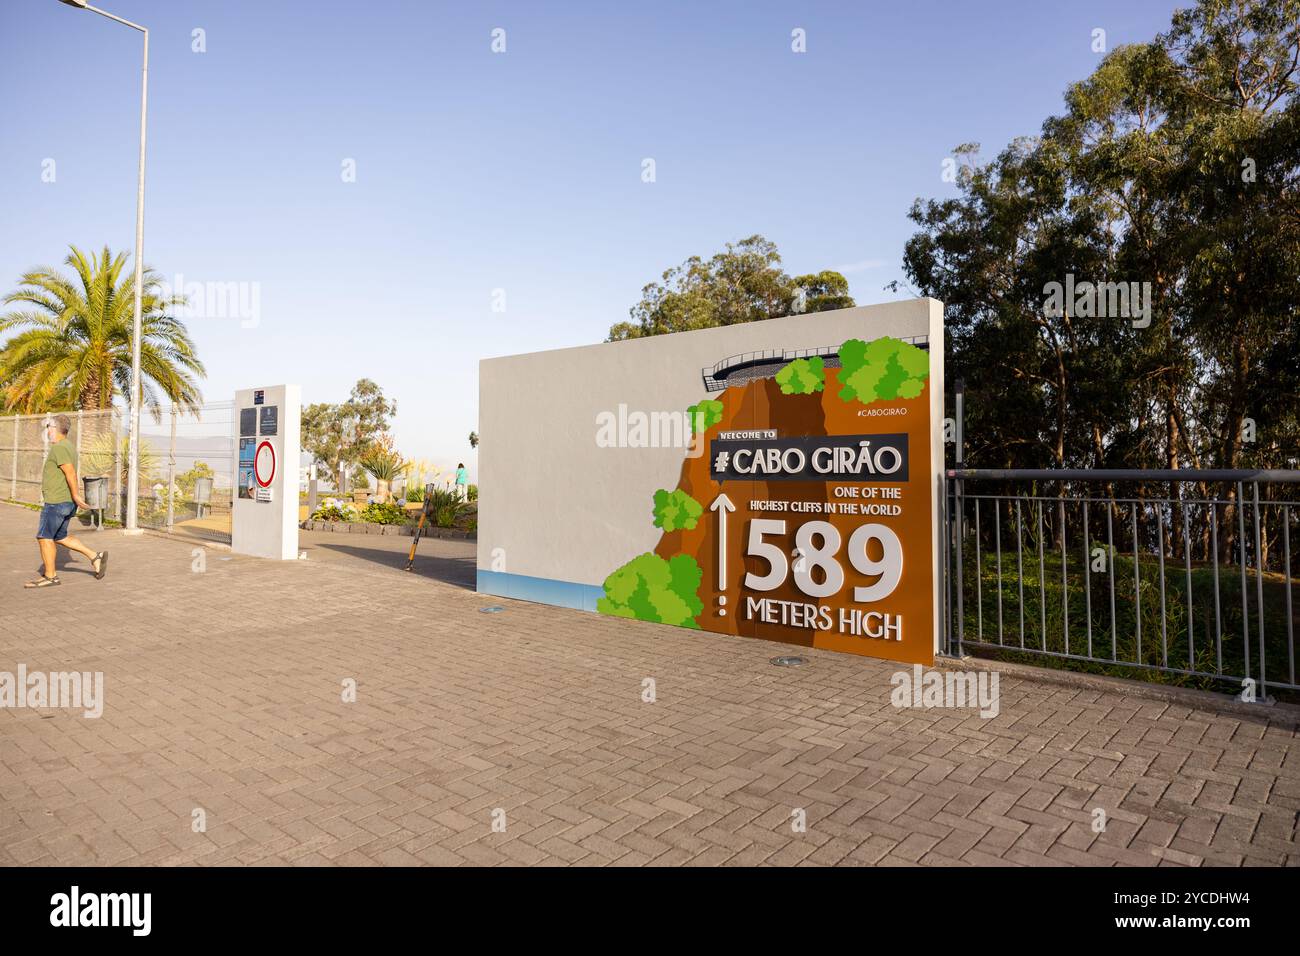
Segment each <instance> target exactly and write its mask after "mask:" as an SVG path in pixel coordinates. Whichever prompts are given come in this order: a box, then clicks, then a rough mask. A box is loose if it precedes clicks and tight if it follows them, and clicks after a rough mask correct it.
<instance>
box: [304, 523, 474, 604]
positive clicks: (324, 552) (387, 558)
mask: <svg viewBox="0 0 1300 956" xmlns="http://www.w3.org/2000/svg"><path fill="white" fill-rule="evenodd" d="M357 538H358V539H359V540H353V536H352V535H346V536H345V535H337V534H333V533H328V532H326V533H320V532H306V531H304V532H302V533H301V534H300V535H299V538H298V541H299V547H300V548H302V549H303V550H304V551H306V552H307V559H308V560H309V561H311V560H316V561H322V562H324V561H328V562H332V563H335V564H340V563H348V562H352V561H365V562H367V563H370V564H378V565H381V566H383V567H387V568H391V569H393V571H395V572H397V573H399V574H404V573H407V572H404V571H403V570H402V569H403V568H405V567H406V560H407V556H408V554H409V553H410V547H411V539H410V538H408V537H404V536H402V537H398V536H393V537H389V536H387V535H385V536H382V537H380V536H376V535H366V536H365V537H361V536H357ZM475 553H476V545H475V544H474V542H473V541H452V540H448V539H440V538H426V539H422V540H421V541H420V545H419V547H418V548H417V549H416V552H415V567H414V568H412V569H411V571H410V574H411V575H412V576H418V577H424V578H432V579H434V580H436V581H443V582H445V583H447V584H454V585H456V586H457V587H462V588H468V589H470V590H473V589H474V586H475V583H476V578H477V573H476V570H475V567H476V564H477V562H476V560H475Z"/></svg>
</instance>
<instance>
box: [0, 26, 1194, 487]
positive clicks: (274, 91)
mask: <svg viewBox="0 0 1300 956" xmlns="http://www.w3.org/2000/svg"><path fill="white" fill-rule="evenodd" d="M100 5H102V6H105V7H106V8H107V9H110V10H111V11H113V12H115V13H117V14H118V15H120V16H123V17H126V18H128V19H132V20H136V21H138V22H142V23H144V24H146V25H147V26H149V27H150V29H151V51H150V90H149V94H150V103H149V107H150V114H149V155H148V164H149V166H148V196H147V201H146V228H145V261H146V262H147V263H148V264H149V265H151V266H153V267H154V268H155V269H158V270H159V271H160V272H162V273H163V274H164V275H166V276H168V277H171V276H174V275H176V274H177V273H181V274H183V275H184V277H185V279H186V281H187V282H188V281H216V282H246V283H257V284H258V286H259V289H260V300H261V301H260V305H261V315H260V321H259V323H258V324H257V325H256V327H252V328H245V327H242V325H241V323H240V322H239V321H238V320H237V319H202V320H195V321H194V322H192V323H191V326H192V332H193V335H194V338H195V340H196V343H197V345H198V349H199V353H200V355H201V357H202V359H203V360H204V362H205V363H206V364H207V368H208V378H207V380H206V382H205V383H204V386H203V388H204V395H205V397H206V398H208V399H211V400H228V399H230V398H231V397H232V395H233V392H234V390H235V389H236V388H239V387H245V386H253V385H261V384H272V383H276V382H284V381H288V382H298V383H300V384H301V385H302V386H303V397H304V401H306V402H315V401H341V400H342V399H343V398H345V397H346V395H347V392H348V390H349V388H350V386H351V384H352V382H354V381H355V380H356V379H357V378H358V377H361V376H368V377H370V378H373V379H375V380H376V381H378V382H379V383H380V384H381V385H382V386H383V387H384V389H385V390H386V391H387V392H388V393H389V394H390V395H391V396H392V397H394V398H395V399H396V400H397V403H398V408H399V415H398V417H397V419H396V423H395V433H396V436H397V439H398V443H399V447H400V448H401V450H402V451H403V452H405V453H406V454H407V455H408V456H414V457H424V458H430V459H434V460H435V461H438V462H441V463H446V464H450V465H453V466H454V465H455V463H456V461H457V460H465V461H466V462H467V463H470V464H471V469H472V465H473V462H474V459H473V456H472V453H471V452H470V449H469V447H468V443H467V442H466V436H467V435H468V433H469V431H470V430H471V429H472V428H474V427H475V426H476V407H477V392H478V381H477V366H478V360H479V359H480V358H483V357H487V356H493V355H502V354H510V353H515V352H524V351H532V350H536V349H547V348H558V347H563V346H570V345H580V344H587V343H592V342H599V341H601V340H603V338H604V337H605V334H606V332H607V329H608V327H609V326H610V324H611V323H613V322H616V321H620V320H622V319H624V318H626V316H627V310H628V308H629V307H630V306H631V305H632V304H633V303H635V302H636V301H637V299H638V297H639V293H640V289H641V287H642V286H643V285H644V284H645V283H647V282H649V281H651V280H653V279H657V278H658V277H659V275H660V273H661V272H662V271H663V270H664V269H665V268H667V267H669V266H671V265H675V264H677V263H679V262H681V261H682V260H683V259H685V258H686V257H687V256H689V255H692V254H700V255H704V256H707V255H710V254H712V253H713V252H715V251H717V250H719V249H720V248H721V247H722V246H723V244H724V243H725V242H727V241H729V240H736V239H739V238H742V237H744V236H747V235H750V234H753V233H761V234H763V235H764V236H766V237H767V238H769V239H771V240H773V241H775V242H776V243H777V245H778V246H779V247H780V250H781V253H782V255H783V257H784V264H785V267H786V269H787V270H788V271H790V272H791V273H798V272H805V271H816V270H820V269H823V268H839V269H841V270H842V271H844V272H845V273H846V275H847V276H848V278H849V281H850V284H851V289H852V293H853V295H854V296H855V298H856V299H857V301H858V302H859V303H860V304H868V303H872V302H879V301H884V300H886V299H889V298H895V296H892V295H891V294H889V293H886V292H884V291H882V287H883V286H884V285H885V283H886V282H888V281H890V280H891V279H895V278H901V277H902V272H901V257H902V249H903V243H904V241H905V240H906V239H907V237H908V236H909V235H910V234H911V232H912V230H911V228H910V226H911V224H910V223H909V222H908V220H907V218H906V214H907V210H908V207H909V206H910V204H911V202H912V200H913V199H914V198H916V197H917V196H944V195H948V194H951V192H952V190H953V188H954V187H953V186H952V185H951V184H948V183H944V182H943V181H942V180H941V176H940V174H941V163H942V161H943V159H944V157H946V156H948V155H949V154H950V152H951V149H952V147H954V146H955V145H957V144H959V143H963V142H967V141H976V142H979V143H981V144H982V145H983V149H984V154H985V155H986V156H987V155H990V154H992V153H994V152H996V151H997V150H998V149H1000V148H1001V147H1002V146H1003V145H1004V144H1005V143H1006V142H1007V141H1008V140H1009V139H1011V138H1012V137H1014V136H1017V135H1022V134H1033V133H1035V132H1037V130H1038V129H1039V127H1040V125H1041V123H1042V121H1043V119H1044V118H1045V117H1047V116H1048V115H1050V114H1052V113H1055V112H1058V111H1059V110H1060V109H1061V105H1062V100H1061V96H1062V93H1063V92H1064V90H1065V89H1066V87H1067V85H1068V84H1069V83H1070V82H1072V81H1075V80H1078V79H1082V78H1083V77H1085V76H1086V75H1087V74H1088V73H1089V72H1090V71H1091V70H1092V68H1093V67H1094V66H1095V65H1096V63H1097V62H1098V60H1099V59H1100V56H1099V54H1097V53H1094V52H1093V51H1092V49H1091V45H1092V31H1093V29H1094V28H1097V27H1100V28H1102V29H1104V30H1105V31H1106V40H1107V43H1108V45H1109V46H1110V47H1114V46H1116V45H1118V44H1121V43H1126V42H1135V41H1142V40H1146V39H1149V38H1150V37H1151V36H1153V35H1154V34H1155V33H1156V32H1158V31H1160V30H1163V29H1165V28H1166V27H1167V26H1168V22H1169V16H1170V12H1171V11H1172V9H1173V8H1174V6H1175V5H1174V4H1173V3H1170V2H1166V0H1137V2H1135V0H1097V2H1087V3H1079V2H1068V0H1008V2H993V0H989V2H982V3H966V2H958V0H951V2H938V0H907V2H901V3H900V2H896V0H889V2H870V3H868V2H847V0H845V2H839V3H831V2H825V3H813V2H752V0H746V2H740V0H735V2H721V3H703V2H683V3H671V2H664V0H657V2H654V3H646V4H639V3H605V2H587V3H578V2H563V3H560V2H540V0H534V2H520V3H480V2H473V3H472V2H457V3H450V2H431V0H405V2H398V0H374V2H367V3H356V2H331V0H315V2H304V3H298V2H293V3H291V2H288V0H276V2H257V0H220V2H217V0H165V2H164V0H101V4H100ZM496 27H500V28H503V29H504V30H505V31H506V43H507V52H506V53H504V54H494V53H492V52H491V49H490V43H491V31H492V30H493V29H494V28H496ZM796 27H799V28H802V29H804V30H805V31H806V34H807V52H806V53H804V54H795V53H793V52H792V51H791V30H793V29H794V28H796ZM196 28H201V29H203V30H204V31H205V34H206V35H205V40H206V46H207V50H206V52H204V53H195V52H193V51H192V49H191V47H192V44H193V40H192V31H193V30H195V29H196ZM139 60H140V40H139V35H138V34H136V33H135V32H134V31H131V30H128V29H127V28H125V27H122V26H119V25H117V24H114V23H112V22H110V21H108V20H105V19H104V18H102V17H99V16H96V15H94V14H91V13H87V12H85V11H78V10H75V9H74V8H72V7H69V6H65V5H63V4H61V3H58V2H56V0H4V2H3V3H0V128H2V129H3V130H4V133H3V138H2V139H0V209H2V210H3V217H4V228H3V230H2V231H0V286H3V288H4V289H5V290H6V291H7V290H9V289H12V288H13V286H14V285H15V282H16V280H17V278H18V276H19V275H20V274H21V273H22V272H23V271H24V270H26V269H28V268H30V267H32V266H35V265H42V264H58V263H60V262H61V260H62V259H63V257H64V255H65V254H66V251H67V246H68V244H69V243H76V244H78V245H81V246H83V247H96V248H97V247H99V246H102V245H104V244H106V243H107V244H108V245H110V246H111V247H113V248H114V249H120V250H127V251H129V250H130V249H132V247H133V242H134V225H135V174H136V151H137V143H138V140H137V137H138V115H139V112H138V111H139ZM646 157H651V158H653V159H654V160H655V162H656V166H657V181H656V182H655V183H653V184H646V183H643V182H642V181H641V161H642V159H643V158H646ZM46 159H53V160H55V163H56V166H55V173H56V181H55V182H53V183H44V182H42V178H41V177H42V168H43V167H42V163H43V161H44V160H46ZM345 159H353V160H355V162H356V182H355V183H344V182H343V181H342V176H341V172H342V164H343V162H344V160H345ZM497 288H501V289H504V290H505V291H506V311H505V313H504V314H501V313H495V312H493V311H492V309H491V304H492V299H491V296H492V290H493V289H497Z"/></svg>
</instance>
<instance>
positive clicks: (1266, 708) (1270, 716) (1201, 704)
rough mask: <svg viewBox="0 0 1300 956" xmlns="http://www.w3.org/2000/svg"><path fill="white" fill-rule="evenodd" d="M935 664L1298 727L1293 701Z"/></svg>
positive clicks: (997, 664) (1299, 712)
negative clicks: (1255, 699) (1248, 700)
mask: <svg viewBox="0 0 1300 956" xmlns="http://www.w3.org/2000/svg"><path fill="white" fill-rule="evenodd" d="M934 666H935V667H936V668H938V669H940V670H964V671H988V672H993V671H997V672H998V673H999V674H1002V675H1004V676H1007V677H1017V678H1020V679H1022V680H1031V681H1038V682H1039V683H1043V684H1057V685H1059V686H1062V687H1074V688H1078V689H1086V690H1095V691H1098V692H1100V693H1106V694H1124V695H1126V696H1129V697H1142V698H1145V699H1147V700H1156V701H1160V702H1161V703H1165V704H1178V705H1180V706H1183V707H1189V708H1191V709H1192V710H1203V711H1210V712H1212V713H1218V714H1229V715H1232V716H1234V717H1246V718H1250V719H1253V720H1267V721H1268V722H1269V723H1274V724H1279V725H1283V726H1288V727H1297V728H1300V706H1296V705H1295V704H1281V703H1274V704H1247V703H1244V702H1242V701H1239V700H1236V699H1235V698H1233V697H1229V696H1228V695H1226V694H1216V693H1214V692H1213V691H1208V690H1197V689H1196V688H1192V687H1171V686H1168V685H1166V684H1151V683H1147V682H1146V681H1140V680H1131V679H1129V678H1127V677H1107V676H1104V675H1101V674H1085V673H1082V672H1080V671H1067V670H1056V669H1053V668H1047V667H1034V666H1033V665H1032V664H1014V663H1010V662H1006V661H992V660H988V659H986V658H982V657H938V656H936V657H935V659H934Z"/></svg>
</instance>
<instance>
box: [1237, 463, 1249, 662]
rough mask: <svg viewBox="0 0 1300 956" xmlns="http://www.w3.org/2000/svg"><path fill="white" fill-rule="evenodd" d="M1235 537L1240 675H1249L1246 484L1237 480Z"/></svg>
mask: <svg viewBox="0 0 1300 956" xmlns="http://www.w3.org/2000/svg"><path fill="white" fill-rule="evenodd" d="M1237 537H1238V538H1240V539H1241V646H1242V651H1243V652H1244V654H1245V662H1246V669H1245V673H1243V674H1242V675H1241V676H1242V677H1243V678H1248V677H1250V608H1249V607H1248V606H1247V604H1246V486H1245V485H1244V484H1243V483H1242V482H1240V481H1239V482H1237Z"/></svg>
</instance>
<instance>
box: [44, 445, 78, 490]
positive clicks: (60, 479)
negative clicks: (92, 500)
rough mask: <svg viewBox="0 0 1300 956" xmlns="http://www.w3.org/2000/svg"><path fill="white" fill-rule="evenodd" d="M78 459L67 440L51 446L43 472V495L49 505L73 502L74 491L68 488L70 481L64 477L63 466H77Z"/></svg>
mask: <svg viewBox="0 0 1300 956" xmlns="http://www.w3.org/2000/svg"><path fill="white" fill-rule="evenodd" d="M76 463H77V459H76V457H75V456H74V455H73V454H72V449H71V448H69V447H68V442H67V439H64V440H63V441H56V442H55V443H54V444H53V445H51V446H50V456H49V457H48V458H46V459H45V467H44V469H42V471H41V494H42V495H44V496H45V503H46V504H47V505H57V504H62V503H63V502H65V501H71V500H72V491H71V490H70V489H69V488H68V479H67V478H65V477H64V476H63V471H62V470H61V466H63V465H75V464H76Z"/></svg>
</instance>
